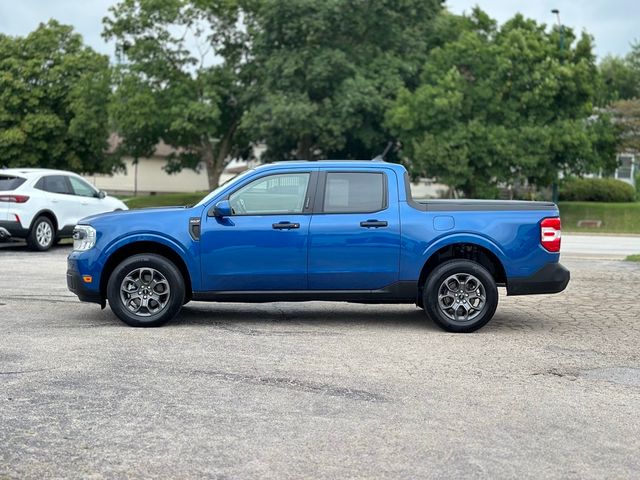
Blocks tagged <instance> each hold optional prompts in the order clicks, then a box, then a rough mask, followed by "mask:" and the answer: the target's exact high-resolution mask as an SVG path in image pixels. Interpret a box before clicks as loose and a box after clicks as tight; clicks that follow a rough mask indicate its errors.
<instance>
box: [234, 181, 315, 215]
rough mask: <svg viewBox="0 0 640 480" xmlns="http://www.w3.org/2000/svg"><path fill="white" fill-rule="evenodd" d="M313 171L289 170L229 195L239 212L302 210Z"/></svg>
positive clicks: (269, 212)
mask: <svg viewBox="0 0 640 480" xmlns="http://www.w3.org/2000/svg"><path fill="white" fill-rule="evenodd" d="M310 176H311V174H309V173H285V174H280V175H269V176H268V177H263V178H259V179H257V180H254V181H253V182H251V183H249V184H247V185H245V186H244V187H242V188H241V189H240V190H238V191H236V192H234V193H232V194H231V196H230V197H229V203H230V204H231V208H232V209H233V213H234V214H235V215H267V214H281V213H302V211H303V210H304V202H305V198H306V196H307V187H308V185H309V177H310Z"/></svg>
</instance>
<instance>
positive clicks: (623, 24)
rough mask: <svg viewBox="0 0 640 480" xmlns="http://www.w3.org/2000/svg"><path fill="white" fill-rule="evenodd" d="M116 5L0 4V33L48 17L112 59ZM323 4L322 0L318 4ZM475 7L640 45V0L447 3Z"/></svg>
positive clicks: (11, 0) (602, 50) (31, 0)
mask: <svg viewBox="0 0 640 480" xmlns="http://www.w3.org/2000/svg"><path fill="white" fill-rule="evenodd" d="M115 1H116V0H0V33H4V34H7V35H26V34H27V33H29V32H30V31H32V30H34V29H35V28H36V27H37V26H38V24H39V23H40V22H46V21H47V20H48V19H50V18H55V19H56V20H58V21H60V22H62V23H65V24H70V25H73V26H74V28H75V29H76V30H77V31H78V32H79V33H81V34H82V36H83V37H84V40H85V42H86V43H87V44H88V45H90V46H92V47H93V48H94V49H95V50H97V51H99V52H101V53H105V54H108V55H111V56H113V53H114V47H113V44H112V43H111V44H107V43H106V42H105V41H104V40H103V39H102V37H101V36H100V34H101V32H102V18H103V17H104V16H106V15H107V14H108V9H109V7H110V6H111V5H113V4H114V3H115ZM319 1H322V0H319ZM475 5H479V6H480V8H481V9H483V10H484V11H485V12H487V13H488V14H489V15H490V16H491V17H492V18H495V19H496V20H497V21H498V22H499V23H503V22H504V21H505V20H508V19H509V18H511V17H513V15H515V14H516V13H517V12H520V13H522V14H524V15H525V16H526V17H530V18H533V19H535V20H537V21H538V22H541V23H546V24H551V23H554V22H556V17H555V15H554V14H552V13H551V10H552V9H554V8H557V9H558V10H560V19H561V21H562V23H563V24H564V25H567V26H570V27H571V28H573V29H574V30H575V31H576V32H581V31H583V30H586V31H587V32H588V33H589V34H591V35H593V37H594V38H595V51H596V54H597V55H598V57H599V58H602V57H603V56H604V55H606V54H609V53H610V54H615V55H621V56H622V55H625V54H626V53H627V52H628V51H629V49H630V47H629V45H630V43H631V42H632V41H634V40H636V39H638V40H640V29H639V28H638V27H639V26H640V0H582V1H579V0H447V2H446V6H447V8H449V10H450V11H452V12H453V13H458V14H460V13H462V12H464V11H466V12H468V13H469V12H471V9H472V8H473V7H474V6H475Z"/></svg>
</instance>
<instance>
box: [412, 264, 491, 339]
mask: <svg viewBox="0 0 640 480" xmlns="http://www.w3.org/2000/svg"><path fill="white" fill-rule="evenodd" d="M423 304H424V309H425V311H426V313H427V315H428V316H429V318H431V319H432V320H433V321H434V322H435V323H436V324H438V325H439V326H440V327H441V328H443V329H444V330H446V331H448V332H473V331H475V330H478V329H479V328H481V327H483V326H484V325H486V324H487V322H489V320H491V318H492V317H493V314H494V313H495V311H496V308H497V306H498V289H497V287H496V282H495V280H494V279H493V277H492V276H491V274H490V273H489V272H488V271H487V269H486V268H484V267H483V266H482V265H480V264H479V263H476V262H474V261H472V260H450V261H448V262H445V263H443V264H441V265H438V266H437V267H436V268H435V269H434V270H433V272H431V274H430V275H429V277H428V278H427V281H426V283H425V286H424V290H423Z"/></svg>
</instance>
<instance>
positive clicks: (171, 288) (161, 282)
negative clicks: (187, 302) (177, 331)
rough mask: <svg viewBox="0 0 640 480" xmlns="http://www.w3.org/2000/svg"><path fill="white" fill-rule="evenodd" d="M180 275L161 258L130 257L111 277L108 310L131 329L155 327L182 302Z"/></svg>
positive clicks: (173, 313) (108, 290)
mask: <svg viewBox="0 0 640 480" xmlns="http://www.w3.org/2000/svg"><path fill="white" fill-rule="evenodd" d="M184 290H185V287H184V279H183V278H182V274H181V273H180V271H179V270H178V269H177V268H176V266H175V265H174V264H173V263H172V262H170V261H169V260H167V259H166V258H165V257H162V256H160V255H155V254H139V255H133V256H131V257H129V258H127V259H125V260H123V261H122V262H121V263H120V264H119V265H118V266H117V267H116V268H115V269H114V270H113V272H112V273H111V276H110V277H109V282H108V283H107V298H108V300H109V306H110V307H111V310H112V311H113V312H114V313H115V314H116V315H117V316H118V318H119V319H120V320H122V321H123V322H124V323H126V324H127V325H130V326H132V327H159V326H162V325H164V324H165V323H167V322H168V321H170V320H171V319H173V318H174V317H175V316H176V315H177V314H178V312H179V311H180V308H182V303H183V302H184V299H185V291H184Z"/></svg>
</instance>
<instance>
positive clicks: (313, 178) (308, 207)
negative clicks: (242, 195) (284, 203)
mask: <svg viewBox="0 0 640 480" xmlns="http://www.w3.org/2000/svg"><path fill="white" fill-rule="evenodd" d="M301 173H308V174H309V183H307V191H306V193H305V200H304V204H303V208H302V212H299V213H291V212H283V213H273V212H271V213H269V212H267V213H234V214H232V215H231V216H232V217H267V216H274V215H277V216H282V215H311V214H312V213H313V206H314V202H315V195H316V193H317V192H316V190H317V186H318V171H317V170H288V171H281V172H270V173H265V174H264V175H259V176H255V177H251V178H250V179H248V180H247V182H245V183H243V184H242V185H239V186H238V188H236V189H234V190H233V191H231V192H229V193H227V194H226V195H225V196H224V197H222V198H220V199H218V200H217V201H216V202H214V203H213V204H212V205H211V208H209V210H208V212H207V216H208V217H215V214H214V213H213V212H214V210H215V204H216V203H218V202H219V201H221V200H229V198H230V197H231V195H233V194H234V193H236V192H237V191H238V190H241V189H243V188H244V187H246V186H247V185H249V184H250V183H253V182H255V181H256V180H261V179H263V178H267V177H273V176H276V175H297V174H301Z"/></svg>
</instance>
